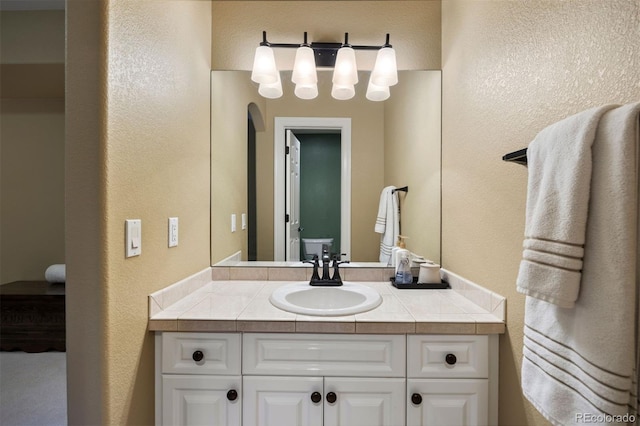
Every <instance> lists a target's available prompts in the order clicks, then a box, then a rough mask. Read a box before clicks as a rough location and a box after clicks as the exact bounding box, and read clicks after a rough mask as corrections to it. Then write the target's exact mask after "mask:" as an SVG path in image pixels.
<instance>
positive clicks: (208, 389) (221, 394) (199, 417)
mask: <svg viewBox="0 0 640 426" xmlns="http://www.w3.org/2000/svg"><path fill="white" fill-rule="evenodd" d="M241 383H242V380H241V378H240V376H195V375H168V374H166V375H163V376H162V424H163V425H165V426H169V425H175V426H192V425H224V426H240V424H241V414H242V398H241V395H242V388H241ZM234 392H235V393H234Z"/></svg>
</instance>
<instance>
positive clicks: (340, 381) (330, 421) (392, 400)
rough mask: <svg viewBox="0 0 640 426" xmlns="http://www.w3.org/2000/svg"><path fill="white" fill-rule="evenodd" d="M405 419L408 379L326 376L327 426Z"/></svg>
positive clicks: (394, 423)
mask: <svg viewBox="0 0 640 426" xmlns="http://www.w3.org/2000/svg"><path fill="white" fill-rule="evenodd" d="M332 394H333V395H332ZM334 395H335V400H334V399H333V398H334ZM332 401H334V402H332ZM404 422H405V379H403V378H397V379H381V378H377V379H368V378H339V377H326V378H325V385H324V426H398V425H404Z"/></svg>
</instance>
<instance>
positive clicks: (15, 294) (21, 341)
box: [0, 281, 65, 352]
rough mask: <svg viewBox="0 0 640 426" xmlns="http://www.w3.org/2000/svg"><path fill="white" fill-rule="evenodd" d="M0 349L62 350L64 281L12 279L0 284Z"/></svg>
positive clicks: (63, 339) (63, 338) (63, 334)
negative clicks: (52, 282) (56, 282)
mask: <svg viewBox="0 0 640 426" xmlns="http://www.w3.org/2000/svg"><path fill="white" fill-rule="evenodd" d="M0 350H3V351H16V350H20V351H24V352H45V351H49V350H54V351H64V350H65V290H64V284H50V283H48V282H46V281H14V282H12V283H8V284H3V285H0Z"/></svg>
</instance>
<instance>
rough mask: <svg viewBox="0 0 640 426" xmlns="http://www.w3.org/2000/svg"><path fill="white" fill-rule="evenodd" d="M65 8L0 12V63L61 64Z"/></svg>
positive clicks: (62, 58) (62, 61) (63, 53)
mask: <svg viewBox="0 0 640 426" xmlns="http://www.w3.org/2000/svg"><path fill="white" fill-rule="evenodd" d="M64 21H65V13H64V10H35V11H6V10H5V11H2V12H0V31H1V33H2V37H1V38H0V62H2V63H3V64H56V63H64V57H65V50H64V46H65V44H64V43H65V40H64V35H65V32H64Z"/></svg>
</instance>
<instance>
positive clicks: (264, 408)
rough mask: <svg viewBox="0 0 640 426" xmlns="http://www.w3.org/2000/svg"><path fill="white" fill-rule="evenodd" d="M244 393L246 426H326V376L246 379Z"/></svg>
mask: <svg viewBox="0 0 640 426" xmlns="http://www.w3.org/2000/svg"><path fill="white" fill-rule="evenodd" d="M243 392H244V393H243V396H242V397H243V402H242V404H243V421H242V424H243V425H244V426H322V399H323V398H322V397H321V395H322V377H280V376H244V377H243ZM314 392H316V393H317V394H316V395H314ZM318 397H319V398H318ZM314 400H316V401H317V402H315V401H314Z"/></svg>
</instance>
